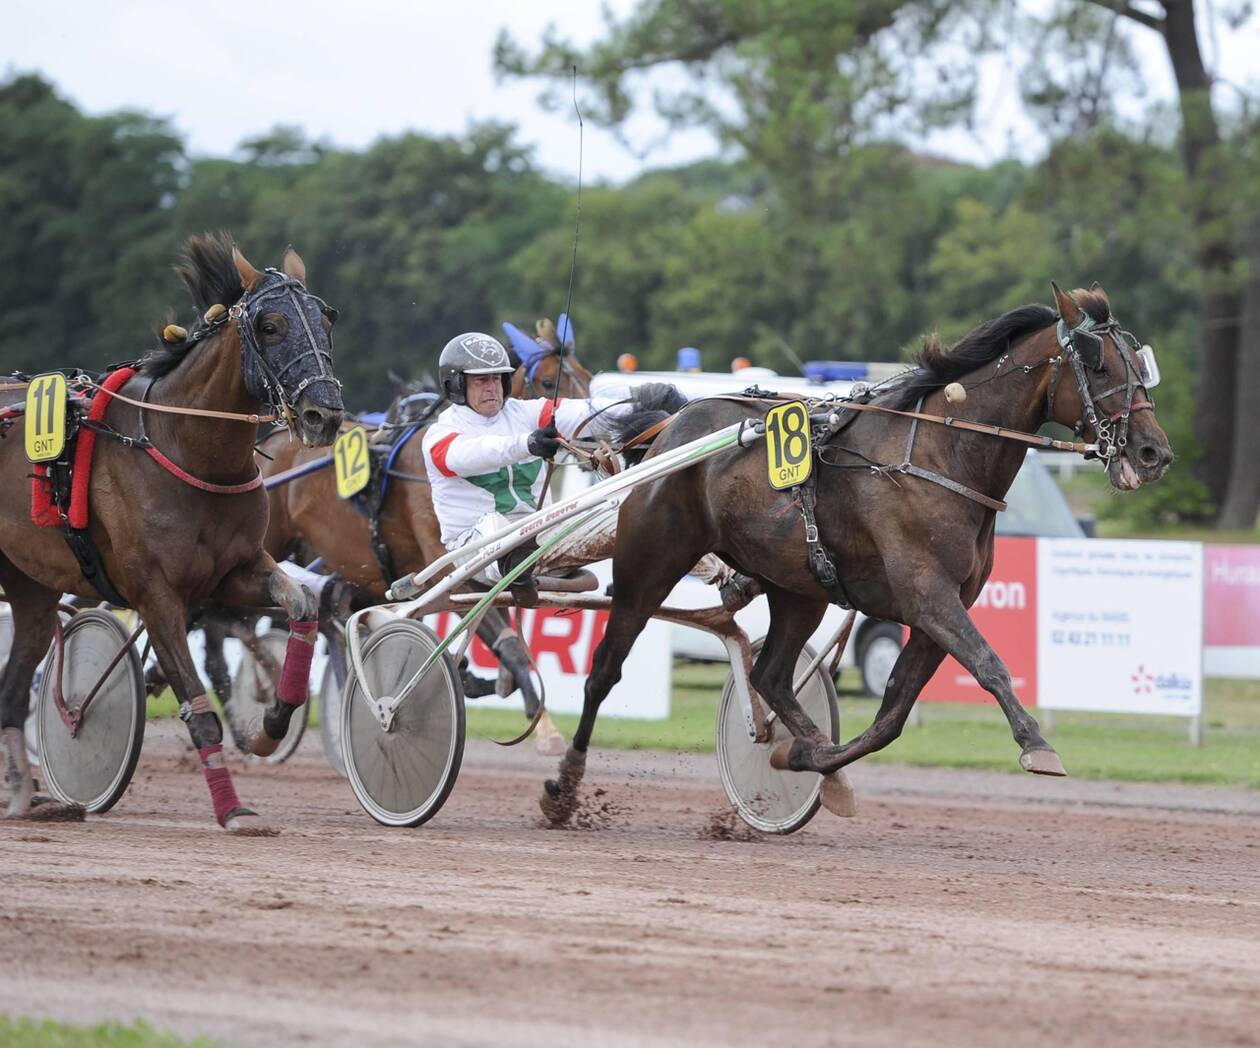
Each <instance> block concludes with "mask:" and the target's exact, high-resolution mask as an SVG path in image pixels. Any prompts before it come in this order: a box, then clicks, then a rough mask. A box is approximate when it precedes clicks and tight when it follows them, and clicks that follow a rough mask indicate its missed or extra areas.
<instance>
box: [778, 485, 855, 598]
mask: <svg viewBox="0 0 1260 1048" xmlns="http://www.w3.org/2000/svg"><path fill="white" fill-rule="evenodd" d="M792 491H793V493H794V494H795V495H796V499H797V501H798V502H799V503H800V507H801V519H802V520H803V521H804V522H805V554H806V561H807V563H808V564H809V570H810V573H811V574H812V575H813V576H814V578H816V579H817V580H818V585H820V586H821V587H822V588H823V589H824V590H826V591H827V597H828V598H829V599H830V600H831V602H832V603H833V604H839V605H840V607H842V608H844V609H845V610H846V611H848V610H849V609H850V608H851V607H853V605H852V604H850V603H849V595H848V593H846V592H845V589H844V584H843V583H842V582H841V581H840V574H839V572H837V571H836V562H835V561H834V560H832V559H831V554H830V553H828V552H827V547H826V546H824V545H823V544H822V540H821V539H820V538H819V536H818V521H817V519H816V518H815V516H814V507H815V505H816V498H815V493H814V474H813V472H812V471H811V472H810V474H809V476H808V477H807V478H806V480H805V483H804V484H798V485H797V486H796V487H795V488H793V489H792Z"/></svg>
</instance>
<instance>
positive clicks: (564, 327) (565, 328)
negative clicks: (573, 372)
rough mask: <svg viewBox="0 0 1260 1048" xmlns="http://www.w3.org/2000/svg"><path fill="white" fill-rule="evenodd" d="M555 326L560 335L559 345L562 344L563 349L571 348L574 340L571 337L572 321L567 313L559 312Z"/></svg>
mask: <svg viewBox="0 0 1260 1048" xmlns="http://www.w3.org/2000/svg"><path fill="white" fill-rule="evenodd" d="M556 326H557V329H558V332H559V336H560V345H562V346H564V348H565V349H572V348H573V347H574V345H575V342H574V339H573V321H571V320H570V319H569V314H568V313H561V314H560V322H559V324H557V325H556Z"/></svg>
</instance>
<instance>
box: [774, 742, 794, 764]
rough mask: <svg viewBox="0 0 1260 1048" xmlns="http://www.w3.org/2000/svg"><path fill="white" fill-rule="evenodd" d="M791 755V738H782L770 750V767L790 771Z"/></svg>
mask: <svg viewBox="0 0 1260 1048" xmlns="http://www.w3.org/2000/svg"><path fill="white" fill-rule="evenodd" d="M791 757H792V740H791V739H784V740H783V741H782V742H781V743H779V745H777V746H776V747H775V748H774V749H772V750H771V751H770V767H772V768H773V769H774V770H775V771H791V770H792V766H791V764H790V763H788V762H789V761H790V759H791Z"/></svg>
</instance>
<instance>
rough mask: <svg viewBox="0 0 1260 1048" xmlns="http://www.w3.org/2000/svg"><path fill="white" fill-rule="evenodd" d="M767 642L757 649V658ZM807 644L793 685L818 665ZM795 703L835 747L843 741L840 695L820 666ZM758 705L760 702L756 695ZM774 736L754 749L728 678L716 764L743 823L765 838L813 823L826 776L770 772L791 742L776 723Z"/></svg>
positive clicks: (720, 712)
mask: <svg viewBox="0 0 1260 1048" xmlns="http://www.w3.org/2000/svg"><path fill="white" fill-rule="evenodd" d="M763 642H764V638H763V639H762V640H758V641H756V642H755V643H754V644H753V655H754V657H755V656H756V654H757V653H758V652H760V651H761V646H762V644H763ZM814 654H815V653H814V651H813V650H812V649H811V648H810V646H809V645H808V644H806V645H805V647H804V648H802V649H801V653H800V655H799V656H797V659H796V669H795V671H794V674H793V679H794V680H795V679H796V678H797V677H798V676H799V675H800V674H802V673H804V672H805V670H806V669H807V668H808V667H809V664H810V663H811V662H812V661H813V660H814ZM796 700H797V701H798V702H799V703H800V704H801V708H802V709H804V711H805V712H806V713H807V714H808V715H809V717H810V719H811V720H812V721H813V722H814V723H815V724H817V725H818V727H819V729H821V730H822V731H823V732H824V733H825V734H827V735H828V736H829V737H830V739H831V741H832V742H837V741H838V740H839V738H840V711H839V708H838V706H837V705H836V689H835V686H834V685H833V684H832V682H831V678H830V676H828V674H827V670H826V667H825V666H822V665H820V666H819V667H818V668H817V669H816V670H815V671H814V672H813V673H812V674H810V677H809V679H808V680H807V681H806V682H805V683H804V684H803V685H802V686H801V690H800V691H799V692H798V693H797V696H796ZM753 701H754V702H761V701H762V700H761V699H760V698H759V697H758V696H757V695H755V694H754V695H753ZM772 727H773V735H772V737H771V739H770V741H769V742H767V743H755V742H753V741H752V739H750V738H749V737H748V730H747V728H746V727H745V725H744V711H743V707H742V706H741V704H740V701H739V698H738V696H737V695H736V694H735V677H734V673H730V674H728V675H727V678H726V686H725V687H724V688H723V689H722V705H721V706H720V707H719V709H718V724H717V759H718V770H719V772H720V774H721V776H722V788H723V789H724V790H725V791H726V796H727V797H728V798H729V800H730V802H731V804H732V805H734V806H735V810H736V811H737V812H738V813H739V817H740V818H741V819H743V820H744V822H746V823H748V825H749V826H751V827H753V829H756V830H760V831H761V832H762V833H793V832H795V831H796V830H799V829H800V828H801V827H802V826H804V825H805V824H806V823H807V822H809V820H810V819H812V818H813V817H814V815H815V813H817V811H818V806H819V804H820V803H821V801H820V799H819V798H820V794H821V792H822V776H821V775H817V774H815V773H814V772H802V771H779V770H777V769H776V768H772V767H771V766H770V753H771V751H772V750H773V749H774V748H775V747H776V746H777V745H778V744H779V743H781V742H783V741H784V740H787V739H791V737H792V735H791V733H790V732H789V731H788V730H787V727H786V726H785V725H784V724H783V723H782V722H781V721H779V720H778V718H775V721H774V724H773V726H772Z"/></svg>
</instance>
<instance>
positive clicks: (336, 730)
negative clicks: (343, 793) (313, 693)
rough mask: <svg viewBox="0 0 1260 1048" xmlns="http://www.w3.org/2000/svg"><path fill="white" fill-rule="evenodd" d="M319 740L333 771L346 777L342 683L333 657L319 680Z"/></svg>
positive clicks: (326, 664) (325, 666) (325, 665)
mask: <svg viewBox="0 0 1260 1048" xmlns="http://www.w3.org/2000/svg"><path fill="white" fill-rule="evenodd" d="M319 740H320V742H322V743H323V745H324V756H325V757H327V758H328V763H329V764H331V765H332V769H333V771H335V772H336V773H337V774H338V775H340V776H341V777H342V778H343V779H344V778H346V762H345V758H344V757H342V755H341V685H339V684H338V683H337V669H336V667H335V666H334V665H333V660H332V658H331V657H330V658H329V659H328V662H326V663H325V664H324V675H323V677H321V678H320V682H319Z"/></svg>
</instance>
